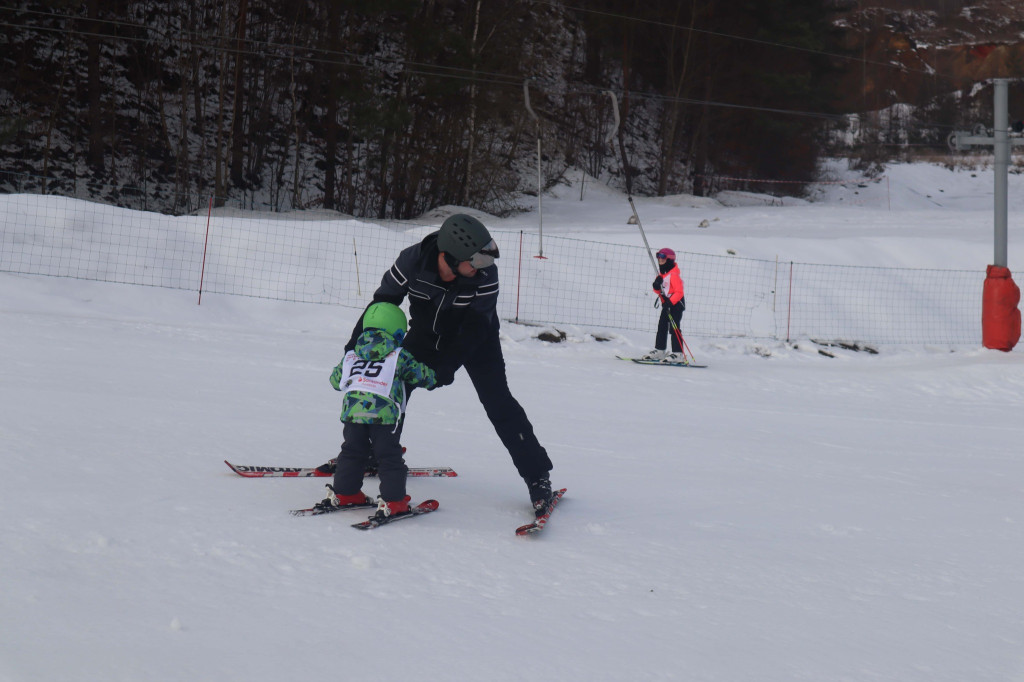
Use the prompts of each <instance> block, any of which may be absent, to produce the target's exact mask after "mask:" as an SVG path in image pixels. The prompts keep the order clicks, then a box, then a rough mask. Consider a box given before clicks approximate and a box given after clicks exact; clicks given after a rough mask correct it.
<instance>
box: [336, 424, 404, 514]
mask: <svg viewBox="0 0 1024 682" xmlns="http://www.w3.org/2000/svg"><path fill="white" fill-rule="evenodd" d="M404 421H405V419H404V417H403V418H402V420H401V421H400V422H399V423H398V428H397V429H396V428H395V425H394V424H350V423H348V422H346V423H345V426H344V427H343V429H342V435H343V436H344V438H345V441H344V442H343V443H342V444H341V452H340V453H339V454H338V465H337V467H336V468H335V469H334V492H335V493H336V494H338V495H355V494H356V493H357V492H359V491H360V490H361V489H362V486H363V473H364V472H365V471H366V466H367V464H369V463H370V461H371V457H372V458H373V460H375V461H376V467H377V472H378V473H377V476H378V478H379V480H380V496H381V497H383V498H384V499H385V500H387V501H388V502H398V501H401V500H404V499H405V482H406V476H407V475H408V474H409V467H407V466H406V465H405V459H404V458H403V457H402V445H401V443H400V442H399V439H400V438H401V436H402V423H403V422H404ZM370 497H373V496H372V495H371V496H370Z"/></svg>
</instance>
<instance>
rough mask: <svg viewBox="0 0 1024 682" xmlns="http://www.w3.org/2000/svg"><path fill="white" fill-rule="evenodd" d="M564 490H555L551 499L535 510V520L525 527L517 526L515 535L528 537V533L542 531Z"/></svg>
mask: <svg viewBox="0 0 1024 682" xmlns="http://www.w3.org/2000/svg"><path fill="white" fill-rule="evenodd" d="M565 490H566V489H565V488H562V489H561V490H556V491H555V492H554V493H552V494H551V499H550V500H549V501H548V503H547V504H546V505H544V506H543V507H542V508H540V509H538V510H537V518H536V519H535V520H534V521H533V523H528V524H526V525H525V526H519V527H518V528H516V535H529V534H530V533H539V532H540V531H542V530H544V526H546V525H547V522H548V519H549V518H551V512H553V511H554V510H555V506H556V505H557V504H558V501H559V500H561V499H562V495H564V494H565Z"/></svg>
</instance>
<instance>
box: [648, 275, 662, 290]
mask: <svg viewBox="0 0 1024 682" xmlns="http://www.w3.org/2000/svg"><path fill="white" fill-rule="evenodd" d="M664 281H665V280H663V279H662V278H661V275H658V276H657V277H655V278H654V284H652V285H651V286H652V287H654V290H655V291H661V283H662V282H664Z"/></svg>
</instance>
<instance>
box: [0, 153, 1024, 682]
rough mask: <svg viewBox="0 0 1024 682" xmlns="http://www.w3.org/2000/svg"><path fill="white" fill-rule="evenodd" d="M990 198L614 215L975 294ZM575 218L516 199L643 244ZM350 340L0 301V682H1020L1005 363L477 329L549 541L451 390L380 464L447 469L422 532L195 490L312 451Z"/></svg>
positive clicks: (163, 299)
mask: <svg viewBox="0 0 1024 682" xmlns="http://www.w3.org/2000/svg"><path fill="white" fill-rule="evenodd" d="M991 180H992V176H991V173H990V172H985V171H975V172H969V171H964V172H959V173H953V172H950V171H948V170H946V169H944V168H939V167H931V166H921V167H916V166H897V167H893V168H890V169H889V170H888V172H887V177H886V180H885V181H884V182H878V183H865V186H864V187H859V186H857V185H856V184H847V185H835V186H823V189H822V191H820V192H818V193H817V195H816V197H815V201H813V202H798V201H792V202H787V205H783V206H763V205H762V206H757V205H754V206H751V205H736V206H724V205H722V204H720V203H716V202H711V201H709V200H706V199H695V198H692V197H690V198H687V197H670V198H663V199H637V207H638V210H639V212H640V215H641V217H642V219H643V225H644V227H645V229H646V231H647V236H648V238H649V239H650V241H651V242H652V247H654V248H658V247H659V246H671V247H673V248H675V249H676V250H677V251H679V250H687V251H695V252H701V253H724V252H725V251H726V250H727V249H732V250H734V251H737V252H738V253H740V254H741V255H746V256H749V257H757V258H762V257H764V258H774V257H775V256H776V255H778V254H781V255H782V256H783V257H784V258H797V259H802V260H804V261H806V262H819V263H837V264H854V265H883V266H896V267H929V268H977V269H978V271H979V273H980V274H979V276H983V272H984V267H985V265H986V264H988V263H989V262H991V254H992V245H991V235H992V229H991V223H992V215H991V194H992V182H991ZM1010 187H1011V210H1010V220H1011V224H1010V263H1009V265H1010V268H1011V270H1012V269H1014V268H1015V266H1016V267H1020V264H1021V263H1024V239H1022V237H1024V235H1022V230H1024V224H1022V218H1021V216H1022V215H1024V214H1022V212H1021V209H1022V208H1024V206H1021V203H1022V199H1021V197H1022V193H1021V190H1024V183H1022V181H1021V179H1020V178H1019V176H1013V177H1012V178H1011V186H1010ZM579 195H580V191H579V188H578V187H564V188H559V190H558V191H556V192H554V193H552V195H551V196H545V198H544V211H545V214H544V229H545V230H551V232H552V233H553V234H566V235H569V234H575V235H585V236H586V238H588V239H603V240H606V241H609V242H614V243H623V244H631V245H636V244H637V243H638V241H639V234H638V231H637V228H636V227H635V226H631V225H628V224H627V223H626V219H627V218H628V217H629V215H631V213H630V210H629V205H628V203H627V202H626V199H625V197H623V196H622V195H620V194H617V193H615V192H613V191H611V190H608V189H607V188H604V187H603V186H601V185H596V184H595V185H589V184H588V186H587V190H586V194H585V196H584V199H583V201H580V199H579ZM733 203H739V204H743V203H745V202H744V201H740V200H739V199H737V200H736V201H735V202H733ZM536 219H537V216H536V214H535V213H532V214H531V213H526V214H523V215H521V216H518V217H516V218H514V219H507V220H497V219H495V220H494V221H493V223H494V225H495V226H500V227H509V228H514V227H522V228H523V229H531V227H533V226H535V225H536ZM705 219H706V220H708V222H709V224H710V227H707V228H701V227H699V223H700V222H701V221H702V220H705ZM5 229H11V226H10V225H7V226H6V227H5ZM499 265H500V261H499ZM683 274H684V278H685V272H684V273H683ZM648 284H649V282H648V281H640V282H637V287H638V288H646V287H647V286H648ZM836 295H841V292H837V294H836ZM357 315H358V311H356V310H352V309H347V308H339V307H336V306H324V305H309V304H295V303H282V302H275V301H270V300H262V299H249V298H240V297H232V296H205V295H204V297H203V300H202V305H196V296H195V292H188V291H179V290H167V289H160V288H154V287H132V286H126V285H116V284H106V283H99V282H91V281H79V280H69V279H59V278H47V277H33V276H24V275H10V274H0V348H2V349H3V351H4V353H3V361H2V362H0V461H2V462H3V468H4V475H3V476H2V477H0V513H2V516H3V518H4V524H3V530H2V531H0V585H3V587H4V589H3V590H0V680H3V681H4V682H23V681H25V682H27V681H37V680H47V681H50V682H93V681H95V682H100V681H102V682H120V681H125V682H128V681H132V682H136V681H139V680H147V681H153V682H165V681H166V682H171V681H179V680H189V681H190V682H200V681H209V682H226V681H230V680H239V681H245V682H281V681H283V680H323V679H336V680H348V679H373V680H420V679H423V680H437V681H446V680H453V681H454V680H484V679H486V680H495V681H503V680H509V681H512V680H524V679H560V680H609V681H611V680H687V681H709V682H748V681H749V682H792V681H794V680H807V681H809V682H848V681H853V680H855V681H857V682H864V681H872V682H874V681H893V682H917V681H920V682H962V681H965V680H970V681H972V682H979V681H986V680H991V681H1006V680H1024V609H1022V605H1024V578H1022V577H1021V576H1022V573H1021V566H1022V565H1024V453H1022V448H1021V444H1022V441H1024V418H1022V416H1021V415H1022V410H1024V359H1022V358H1024V356H1022V354H1021V352H1020V349H1018V350H1016V351H1014V352H1011V353H1000V352H997V351H990V350H985V349H983V348H981V347H980V346H979V347H956V348H950V347H942V346H921V347H906V346H882V347H880V353H879V354H878V355H870V354H868V353H863V352H855V351H849V350H844V349H837V348H832V349H828V350H829V352H830V353H831V354H832V355H833V356H834V357H828V356H825V355H822V354H820V353H819V350H821V348H820V347H818V346H816V345H815V344H813V343H810V342H809V341H806V340H797V342H796V343H795V344H789V345H787V344H785V343H782V342H765V341H750V340H744V339H688V341H689V344H690V346H691V348H692V350H693V352H694V354H695V355H696V356H697V358H698V360H700V361H701V362H703V363H706V364H708V365H709V367H708V368H707V369H700V370H695V369H678V368H670V367H648V366H639V365H634V364H632V363H627V362H622V361H620V360H616V359H615V356H616V355H617V354H618V355H636V354H638V353H640V352H643V351H645V350H647V349H648V348H649V347H650V345H651V343H652V341H653V335H654V327H655V323H656V312H655V311H653V310H652V312H651V330H650V333H633V332H622V333H618V334H614V335H613V336H612V338H611V340H609V341H597V340H596V339H595V337H594V336H592V335H591V334H589V333H588V330H586V329H578V328H566V329H563V331H566V332H567V334H568V339H567V340H566V341H565V342H563V343H558V344H552V343H546V342H543V341H540V340H538V339H536V338H535V335H536V334H537V332H538V330H537V329H536V328H530V327H522V326H516V325H511V324H507V325H504V326H503V338H502V341H503V346H504V350H505V355H506V362H507V365H508V375H509V382H510V385H511V387H512V390H513V393H514V394H515V395H516V396H517V397H518V399H519V400H520V402H521V403H522V404H523V406H524V407H525V408H526V410H527V413H528V414H529V415H530V417H531V419H532V421H533V424H534V427H535V429H536V432H537V434H538V436H539V437H540V439H541V442H542V443H543V444H544V445H545V446H546V447H547V449H548V451H549V453H550V455H551V457H552V460H553V461H554V462H555V469H554V471H553V472H552V481H553V483H554V484H555V486H556V487H565V488H567V489H568V492H567V494H566V496H565V498H564V499H563V501H562V503H561V504H560V505H559V507H558V509H557V511H556V512H555V514H554V515H553V516H552V518H551V522H550V523H549V524H548V526H547V528H546V529H545V530H544V532H543V533H541V534H539V535H537V536H534V537H526V538H523V537H516V536H514V534H513V531H514V529H515V528H516V527H517V526H519V525H521V524H523V523H525V522H527V521H528V520H530V517H531V513H530V510H529V506H528V497H527V494H526V487H525V485H524V484H523V483H522V482H521V481H520V480H519V479H517V477H516V474H515V470H514V468H513V467H512V464H511V461H510V459H509V457H508V455H507V454H506V453H505V452H504V450H503V448H502V447H501V445H500V443H499V441H498V439H497V437H496V436H495V435H494V432H493V430H492V429H491V427H490V425H489V423H488V422H487V420H486V418H485V416H484V414H483V410H482V408H481V407H480V405H479V404H478V402H477V401H476V397H475V394H474V392H473V390H472V386H471V385H470V383H469V381H468V379H467V378H466V376H465V373H464V372H460V373H459V374H458V375H457V376H456V382H455V384H454V385H452V386H450V387H447V388H444V389H442V390H438V391H433V392H429V393H428V392H417V393H416V394H415V395H414V396H413V399H412V400H411V402H410V406H409V413H408V422H407V425H406V427H405V432H404V438H403V443H404V444H405V445H406V446H407V447H408V454H407V457H406V459H407V462H408V463H409V464H410V465H411V466H432V465H443V466H451V467H454V468H455V469H456V470H457V471H458V473H459V476H458V477H457V478H427V479H410V481H409V484H408V489H409V492H410V494H411V495H412V497H413V499H414V501H420V500H422V499H426V498H435V499H437V500H439V501H440V509H439V510H438V512H436V513H433V514H430V515H428V516H425V517H422V518H418V519H415V520H410V521H409V522H408V523H403V524H397V525H395V526H389V527H386V528H380V529H377V530H374V531H372V532H367V533H361V532H358V531H356V530H353V529H352V528H350V527H349V524H350V523H352V522H355V521H357V520H360V519H361V518H362V517H363V516H364V514H365V512H359V511H352V512H341V513H338V514H332V515H329V516H320V517H312V518H295V517H292V516H290V515H289V514H288V510H290V509H295V508H299V507H305V506H309V505H310V504H311V503H313V502H315V501H317V500H319V499H320V498H321V497H322V491H323V488H322V486H323V484H324V483H325V482H326V479H244V478H241V477H238V476H236V475H234V474H232V473H231V472H230V471H229V470H228V469H227V467H225V466H224V464H223V460H225V459H228V460H230V461H232V462H236V463H240V464H255V465H290V466H314V465H316V464H319V463H321V462H323V461H325V460H326V459H328V458H330V457H333V456H335V454H336V452H337V449H338V445H339V442H340V437H341V425H340V423H339V422H338V411H339V409H340V403H339V399H338V396H337V394H336V393H335V392H334V391H333V390H332V389H331V387H330V385H329V383H328V380H327V379H328V375H329V374H330V371H331V368H332V367H333V366H334V364H335V363H336V362H337V361H338V360H339V359H340V357H341V354H342V346H343V345H344V343H345V341H346V340H347V339H348V336H349V333H350V331H351V328H352V325H353V323H354V321H355V319H356V317H357ZM979 325H980V321H979ZM684 331H685V314H684ZM979 336H980V332H979ZM364 490H366V491H367V492H370V493H374V494H375V493H376V487H375V480H374V479H370V480H368V481H367V485H366V486H365V487H364Z"/></svg>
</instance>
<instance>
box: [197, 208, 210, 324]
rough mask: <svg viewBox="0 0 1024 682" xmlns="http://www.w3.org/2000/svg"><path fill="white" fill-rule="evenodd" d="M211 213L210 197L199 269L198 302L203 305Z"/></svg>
mask: <svg viewBox="0 0 1024 682" xmlns="http://www.w3.org/2000/svg"><path fill="white" fill-rule="evenodd" d="M212 213H213V197H210V205H209V207H208V208H207V209H206V239H204V240H203V265H202V267H200V269H199V302H198V303H196V305H202V304H203V277H205V276H206V246H207V245H208V244H209V243H210V215H211V214H212Z"/></svg>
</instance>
